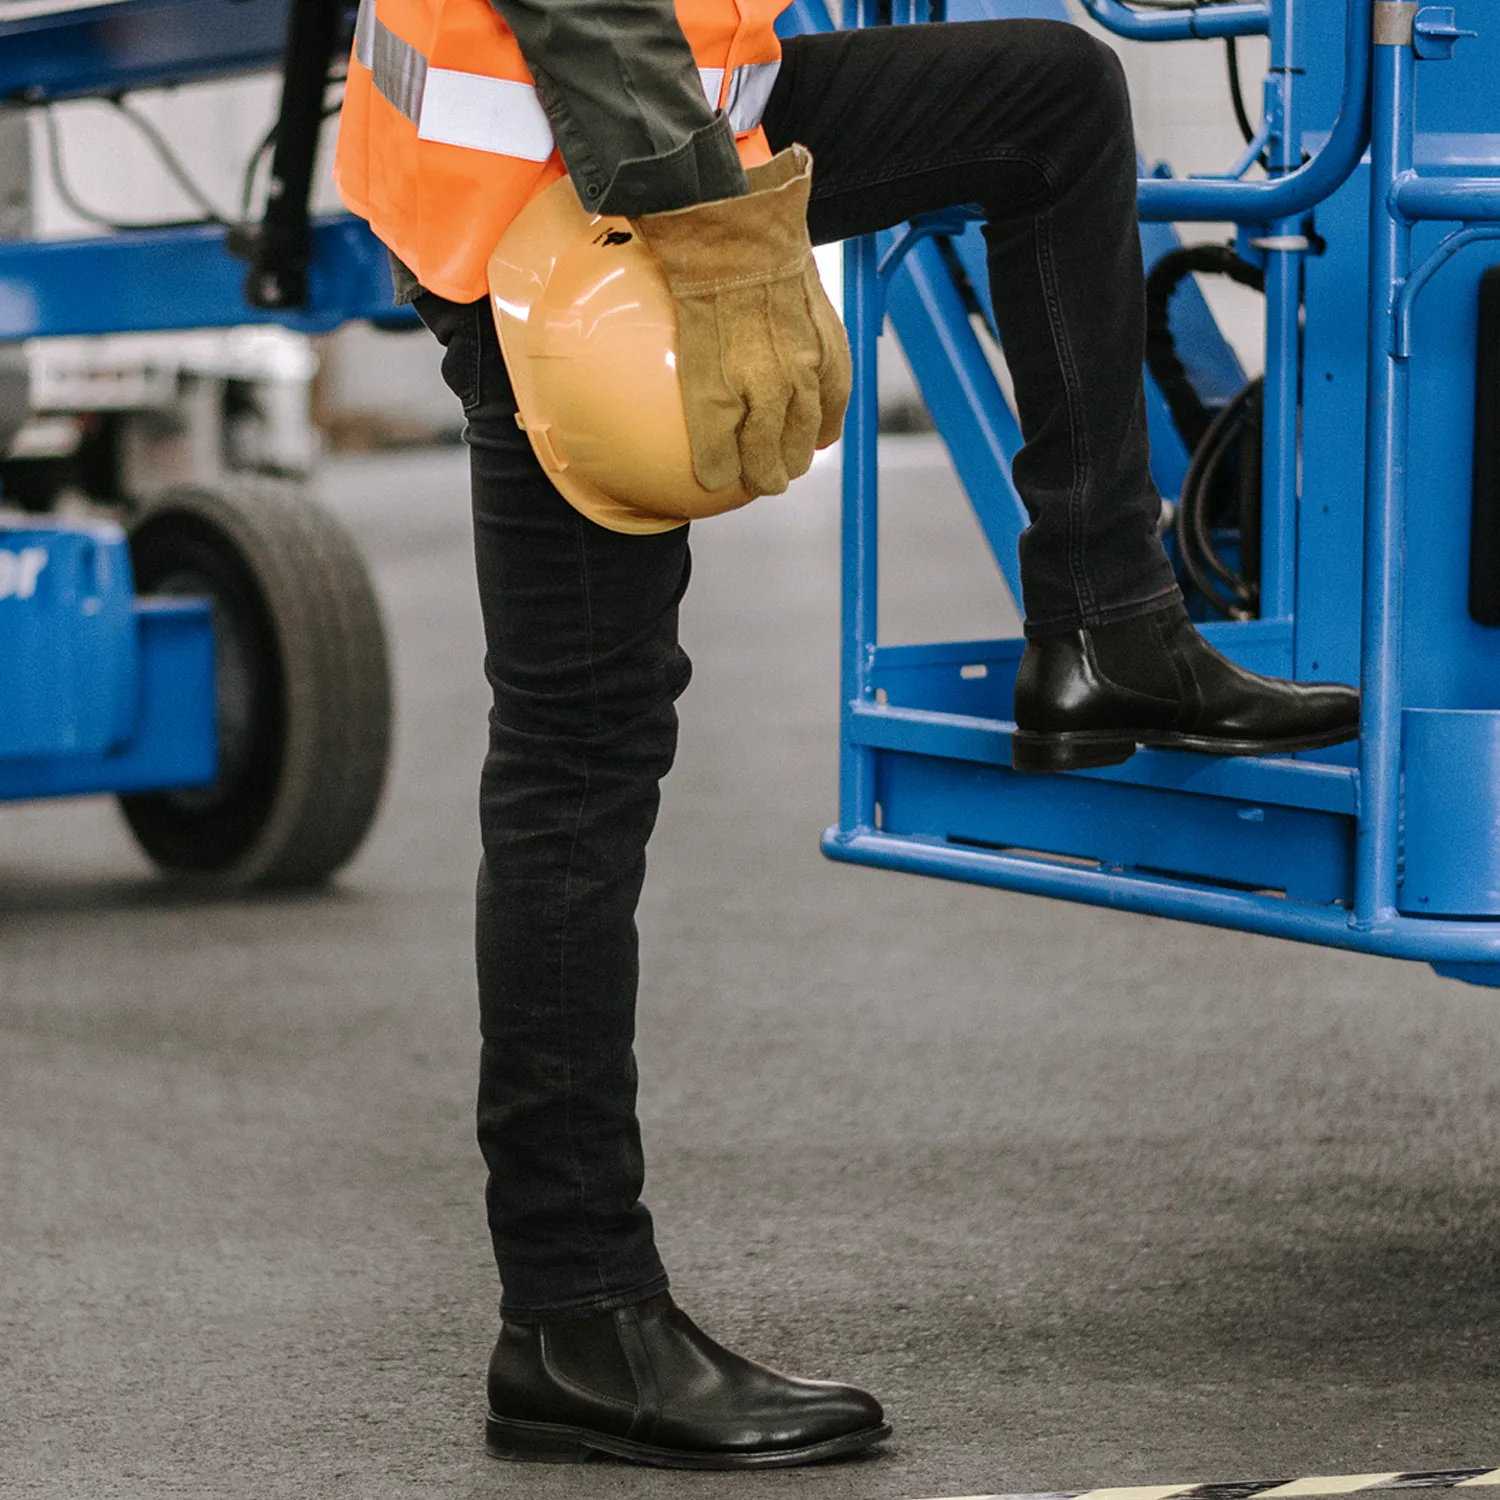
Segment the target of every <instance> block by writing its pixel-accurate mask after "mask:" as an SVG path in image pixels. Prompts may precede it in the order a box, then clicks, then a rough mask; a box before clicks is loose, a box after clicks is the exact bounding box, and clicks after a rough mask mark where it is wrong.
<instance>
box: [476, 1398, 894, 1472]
mask: <svg viewBox="0 0 1500 1500" xmlns="http://www.w3.org/2000/svg"><path fill="white" fill-rule="evenodd" d="M890 1435H891V1427H890V1423H888V1422H882V1423H881V1425H880V1426H879V1427H867V1428H865V1429H864V1431H862V1432H850V1433H845V1434H844V1436H843V1437H836V1438H829V1439H827V1441H825V1442H822V1443H810V1444H808V1445H807V1446H806V1447H805V1448H779V1449H774V1450H771V1451H767V1452H762V1453H691V1452H686V1451H684V1450H682V1449H679V1448H653V1447H651V1446H650V1445H649V1444H648V1443H634V1442H631V1440H630V1439H629V1438H620V1437H612V1436H610V1435H609V1434H608V1433H604V1432H590V1431H589V1430H588V1429H587V1428H584V1427H564V1426H559V1425H555V1424H553V1423H551V1422H517V1421H513V1420H512V1419H511V1418H509V1417H497V1416H496V1415H495V1414H494V1413H493V1412H491V1413H490V1414H489V1416H488V1417H487V1418H486V1419H485V1424H484V1437H485V1445H486V1446H487V1447H488V1449H489V1451H490V1453H491V1454H492V1455H493V1456H494V1457H495V1458H499V1459H504V1460H506V1461H507V1462H511V1463H533V1464H581V1463H587V1462H588V1460H589V1459H590V1458H591V1457H592V1456H593V1455H594V1454H595V1453H605V1454H608V1455H610V1456H611V1457H612V1458H623V1459H628V1460H629V1461H630V1462H631V1463H637V1464H649V1465H651V1466H652V1467H653V1468H658V1469H789V1468H792V1467H793V1466H795V1465H797V1464H812V1463H818V1462H820V1461H821V1460H823V1459H825V1458H841V1457H843V1456H844V1455H845V1454H849V1453H858V1452H859V1451H860V1449H861V1448H868V1447H869V1446H870V1445H871V1444H872V1443H878V1442H880V1441H881V1440H882V1439H884V1438H888V1437H889V1436H890Z"/></svg>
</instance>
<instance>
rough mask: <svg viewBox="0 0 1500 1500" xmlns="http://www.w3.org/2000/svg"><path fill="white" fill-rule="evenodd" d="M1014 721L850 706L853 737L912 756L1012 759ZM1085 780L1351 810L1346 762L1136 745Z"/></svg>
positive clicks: (995, 762) (1351, 782) (1352, 792)
mask: <svg viewBox="0 0 1500 1500" xmlns="http://www.w3.org/2000/svg"><path fill="white" fill-rule="evenodd" d="M1012 728H1013V726H1012V725H1010V724H1008V723H1004V722H999V721H996V720H994V719H989V718H981V717H978V716H976V715H973V714H954V713H938V712H935V711H933V710H931V709H923V708H901V707H899V706H893V705H890V704H856V705H855V707H854V709H853V713H852V722H851V724H850V727H849V733H850V737H851V741H852V743H854V744H856V745H868V746H871V747H872V748H875V749H879V750H896V751H900V752H902V753H904V754H911V755H932V756H939V757H941V758H943V759H945V760H968V761H974V762H975V763H976V764H979V765H989V766H1008V765H1010V736H1011V730H1012ZM1070 774H1071V775H1073V776H1076V777H1078V778H1080V779H1083V780H1092V781H1111V782H1115V783H1118V784H1121V785H1129V786H1152V787H1161V788H1164V789H1169V790H1172V791H1190V792H1192V793H1193V794H1194V795H1195V796H1201V797H1224V798H1227V799H1230V800H1233V801H1237V802H1260V803H1271V804H1273V805H1275V806H1278V807H1303V808H1311V809H1313V810H1314V811H1317V812H1331V813H1341V814H1344V815H1347V816H1351V817H1352V816H1353V815H1354V812H1355V804H1356V801H1357V796H1356V786H1357V778H1356V773H1355V771H1354V770H1353V768H1352V767H1349V766H1328V765H1320V764H1319V763H1318V762H1317V761H1296V760H1291V759H1286V758H1270V757H1267V758H1252V757H1228V758H1225V759H1210V758H1208V757H1206V756H1202V755H1190V754H1187V753H1185V752H1183V751H1173V750H1138V751H1137V752H1136V753H1135V754H1134V755H1133V756H1132V757H1131V758H1130V760H1129V761H1127V762H1126V763H1125V764H1124V765H1123V766H1105V767H1103V768H1101V769H1098V770H1090V771H1075V772H1071V773H1070Z"/></svg>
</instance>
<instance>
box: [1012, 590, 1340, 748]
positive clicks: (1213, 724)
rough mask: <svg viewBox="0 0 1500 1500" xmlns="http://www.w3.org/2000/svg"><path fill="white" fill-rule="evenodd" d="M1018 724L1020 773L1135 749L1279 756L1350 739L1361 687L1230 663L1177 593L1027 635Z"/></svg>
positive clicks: (1020, 675) (1018, 679) (1018, 692)
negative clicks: (1156, 604)
mask: <svg viewBox="0 0 1500 1500" xmlns="http://www.w3.org/2000/svg"><path fill="white" fill-rule="evenodd" d="M1015 720H1016V731H1015V733H1014V735H1012V737H1011V765H1012V767H1013V768H1014V769H1015V770H1017V771H1076V770H1081V769H1083V768H1084V767H1087V766H1112V765H1117V764H1119V762H1121V761H1124V760H1129V758H1130V757H1131V756H1132V755H1134V754H1135V749H1136V746H1137V745H1155V746H1160V747H1163V748H1166V749H1172V750H1200V751H1203V752H1205V753H1206V754H1209V755H1286V754H1289V753H1290V752H1292V751H1293V750H1316V749H1319V748H1321V747H1322V746H1324V745H1336V744H1338V743H1339V742H1340V741H1341V740H1352V739H1354V738H1355V737H1356V736H1357V735H1358V734H1359V693H1358V691H1357V690H1356V689H1354V688H1352V687H1345V686H1344V685H1343V684H1342V683H1302V682H1288V681H1285V680H1284V679H1282V678H1279V677H1261V676H1259V675H1257V674H1256V673H1254V672H1247V671H1245V670H1244V668H1242V667H1237V666H1235V664H1234V663H1233V662H1232V661H1230V660H1229V659H1228V658H1227V657H1225V656H1222V655H1220V654H1219V652H1217V651H1215V650H1214V648H1213V647H1212V646H1210V645H1209V644H1208V642H1207V641H1205V640H1204V639H1203V637H1202V636H1201V635H1199V634H1198V632H1197V631H1196V630H1195V629H1194V628H1193V623H1192V621H1191V620H1190V619H1188V615H1187V611H1186V610H1185V609H1184V608H1183V607H1182V604H1181V602H1180V601H1178V600H1174V601H1173V602H1172V603H1171V604H1170V605H1168V606H1166V607H1165V608H1163V609H1159V610H1156V611H1154V612H1153V613H1151V614H1146V615H1138V616H1136V617H1135V618H1133V619H1129V620H1119V621H1116V622H1115V623H1113V624H1110V625H1102V626H1096V627H1092V628H1085V629H1080V630H1071V631H1067V632H1065V633H1062V634H1058V635H1049V636H1043V637H1042V638H1040V639H1038V640H1028V641H1027V642H1026V649H1025V651H1024V652H1023V654H1022V656H1021V667H1020V671H1019V672H1018V674H1017V676H1016V696H1015Z"/></svg>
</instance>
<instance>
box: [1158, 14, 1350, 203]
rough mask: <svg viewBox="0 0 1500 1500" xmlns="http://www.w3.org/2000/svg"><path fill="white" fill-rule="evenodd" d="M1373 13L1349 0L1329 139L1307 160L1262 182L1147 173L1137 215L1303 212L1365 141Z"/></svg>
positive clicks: (1340, 177) (1337, 180)
mask: <svg viewBox="0 0 1500 1500" xmlns="http://www.w3.org/2000/svg"><path fill="white" fill-rule="evenodd" d="M1371 18H1372V12H1371V7H1370V3H1369V0H1348V19H1347V22H1346V25H1345V39H1344V94H1343V100H1342V102H1341V103H1340V106H1339V114H1338V119H1337V121H1336V122H1335V123H1334V127H1333V132H1332V134H1331V135H1330V136H1329V138H1328V140H1327V143H1326V144H1325V145H1324V147H1323V149H1322V150H1321V151H1319V152H1318V154H1317V155H1316V156H1315V157H1313V159H1312V160H1311V161H1310V162H1308V164H1307V165H1306V166H1304V167H1300V168H1298V170H1297V171H1295V172H1289V173H1287V174H1286V175H1285V176H1283V177H1275V178H1270V179H1268V180H1266V181H1264V182H1213V181H1205V180H1203V179H1201V178H1188V179H1187V180H1186V181H1179V180H1177V179H1175V178H1172V179H1166V180H1163V179H1160V178H1155V177H1145V178H1142V179H1141V185H1140V214H1141V218H1142V219H1150V220H1180V221H1183V222H1190V221H1193V220H1201V221H1206V222H1213V221H1216V220H1221V219H1227V220H1230V221H1232V222H1234V223H1237V224H1268V223H1270V222H1271V221H1272V220H1275V219H1287V218H1293V217H1295V216H1296V215H1298V214H1302V213H1305V212H1306V211H1307V210H1308V209H1310V208H1312V207H1313V206H1314V205H1315V204H1316V203H1319V202H1321V201H1322V200H1323V199H1324V198H1326V197H1328V195H1329V194H1330V193H1332V192H1334V191H1335V190H1336V189H1337V188H1338V187H1339V186H1340V185H1341V184H1342V183H1343V182H1344V181H1345V180H1346V179H1347V178H1348V176H1349V174H1350V173H1351V172H1353V171H1354V169H1355V167H1357V166H1358V165H1359V162H1360V158H1361V157H1362V156H1363V155H1364V150H1365V146H1366V145H1367V144H1368V142H1369V135H1370V130H1369V113H1370V66H1371V64H1370V46H1371V43H1370V37H1371Z"/></svg>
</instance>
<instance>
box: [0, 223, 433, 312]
mask: <svg viewBox="0 0 1500 1500" xmlns="http://www.w3.org/2000/svg"><path fill="white" fill-rule="evenodd" d="M313 233H314V259H313V264H312V266H311V267H310V269H309V272H308V282H309V299H308V305H307V307H305V308H302V309H300V310H299V311H297V312H294V313H284V312H283V313H269V312H266V311H264V310H262V309H259V308H255V307H251V306H250V304H249V303H248V302H246V301H245V295H244V280H245V266H244V265H243V263H242V262H240V261H238V260H235V259H234V257H233V256H231V255H230V254H229V252H228V251H227V250H226V249H225V247H224V231H223V230H222V229H214V228H208V227H204V228H186V229H155V230H138V231H133V232H131V233H126V234H111V235H99V236H96V237H94V238H90V239H80V240H66V241H59V240H50V241H33V240H15V241H7V242H4V243H0V339H24V338H33V337H37V336H40V335H43V334H46V335H55V334H86V333H117V332H119V331H120V330H121V329H130V330H131V331H132V332H141V333H145V332H155V331H158V330H163V329H173V328H229V327H234V326H236V325H238V324H243V323H282V324H284V325H285V326H286V327H288V328H295V329H299V330H300V331H302V332H304V333H327V332H329V331H331V330H332V329H334V328H337V327H338V326H339V324H341V323H344V322H347V321H348V320H349V319H351V318H372V319H375V320H378V321H384V322H395V321H397V320H398V319H399V320H402V321H410V322H411V324H412V326H415V325H416V320H415V317H414V316H413V315H412V314H411V313H410V312H403V311H402V310H400V309H397V308H394V307H392V305H391V300H392V292H391V273H390V257H389V256H388V255H387V254H386V251H385V249H384V247H383V246H381V244H380V243H379V241H377V240H376V239H375V237H374V236H373V235H372V234H371V233H370V231H369V229H368V228H366V226H365V225H364V224H363V222H362V221H360V220H358V219H356V218H353V217H352V216H350V215H347V214H343V215H338V216H336V217H333V218H329V219H322V220H319V221H318V222H317V223H316V224H315V226H314V231H313Z"/></svg>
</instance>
